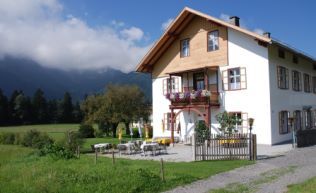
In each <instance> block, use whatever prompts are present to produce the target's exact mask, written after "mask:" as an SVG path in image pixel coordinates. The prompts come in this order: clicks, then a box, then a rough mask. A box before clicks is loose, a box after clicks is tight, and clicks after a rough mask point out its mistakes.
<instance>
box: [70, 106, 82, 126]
mask: <svg viewBox="0 0 316 193" xmlns="http://www.w3.org/2000/svg"><path fill="white" fill-rule="evenodd" d="M72 114H73V122H75V123H80V122H81V121H82V119H83V112H82V111H81V108H80V104H79V102H76V104H75V105H74V107H73V113H72Z"/></svg>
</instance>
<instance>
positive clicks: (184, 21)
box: [136, 7, 316, 72]
mask: <svg viewBox="0 0 316 193" xmlns="http://www.w3.org/2000/svg"><path fill="white" fill-rule="evenodd" d="M194 16H199V17H202V18H205V19H206V20H208V21H210V22H214V23H217V24H219V25H222V26H225V27H227V28H230V29H233V30H236V31H239V32H241V33H244V34H246V35H249V36H251V37H253V38H254V39H256V40H259V41H262V42H265V43H269V44H275V45H277V46H279V47H281V48H284V49H286V50H288V51H290V52H293V53H295V54H297V55H299V56H301V57H304V58H306V59H307V60H309V61H311V62H313V63H315V64H316V59H315V58H313V57H312V56H309V55H308V54H306V53H304V52H302V51H300V50H298V49H295V48H293V47H292V46H289V45H288V44H285V43H283V42H281V41H279V40H276V39H271V38H268V37H266V36H263V35H259V34H257V33H255V32H252V31H249V30H247V29H243V28H241V27H239V26H235V25H233V24H230V23H228V22H225V21H223V20H220V19H217V18H215V17H212V16H209V15H207V14H204V13H202V12H199V11H196V10H194V9H191V8H188V7H185V8H184V9H183V10H182V11H181V12H180V14H179V15H178V16H177V18H176V19H175V20H174V21H173V22H172V23H171V24H170V25H169V27H168V28H167V29H166V31H165V32H164V33H163V35H162V36H161V37H160V38H159V39H158V41H156V42H155V44H154V45H153V46H152V47H151V49H150V50H149V51H148V52H147V54H146V55H145V56H144V58H143V59H142V60H141V61H140V63H139V64H138V66H137V67H136V71H137V72H151V70H152V65H153V64H154V63H155V62H156V61H157V60H158V59H159V57H160V56H161V55H162V54H163V52H164V51H165V50H166V49H167V48H168V47H169V46H170V44H172V42H173V41H174V40H175V39H176V38H177V37H178V35H179V34H180V33H181V32H182V30H183V29H184V28H185V27H186V26H187V25H188V24H189V23H190V21H191V20H192V19H193V18H194Z"/></svg>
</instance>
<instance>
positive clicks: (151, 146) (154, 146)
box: [141, 143, 159, 156]
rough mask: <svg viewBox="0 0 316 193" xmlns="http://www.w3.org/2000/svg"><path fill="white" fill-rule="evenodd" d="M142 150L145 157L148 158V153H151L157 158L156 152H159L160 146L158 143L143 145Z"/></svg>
mask: <svg viewBox="0 0 316 193" xmlns="http://www.w3.org/2000/svg"><path fill="white" fill-rule="evenodd" d="M141 149H142V152H143V155H144V156H146V155H147V154H146V152H148V151H150V152H151V154H152V155H154V156H156V151H159V144H158V143H143V144H142V145H141Z"/></svg>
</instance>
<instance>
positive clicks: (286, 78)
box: [285, 68, 289, 89]
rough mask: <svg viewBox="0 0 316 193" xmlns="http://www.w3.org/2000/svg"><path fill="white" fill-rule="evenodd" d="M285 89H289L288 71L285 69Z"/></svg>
mask: <svg viewBox="0 0 316 193" xmlns="http://www.w3.org/2000/svg"><path fill="white" fill-rule="evenodd" d="M285 80H286V82H285V88H286V89H288V88H289V69H287V68H286V69H285Z"/></svg>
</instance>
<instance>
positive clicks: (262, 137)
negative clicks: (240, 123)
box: [220, 29, 271, 144]
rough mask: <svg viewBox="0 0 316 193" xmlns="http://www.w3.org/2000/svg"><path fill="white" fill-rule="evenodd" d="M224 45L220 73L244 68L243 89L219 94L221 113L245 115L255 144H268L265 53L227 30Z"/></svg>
mask: <svg viewBox="0 0 316 193" xmlns="http://www.w3.org/2000/svg"><path fill="white" fill-rule="evenodd" d="M228 41H229V42H228V61H229V65H228V66H226V67H221V68H220V70H221V71H223V70H226V69H228V68H233V67H245V68H246V77H247V89H245V90H236V91H222V93H221V97H222V105H221V110H226V111H228V112H236V111H237V112H238V111H241V112H245V113H248V117H252V118H254V119H255V122H254V126H253V133H256V134H257V141H258V143H259V144H271V130H270V128H271V120H270V92H269V65H268V64H269V62H268V50H267V48H265V47H262V46H259V45H258V43H257V41H255V40H254V39H253V38H252V37H249V36H247V35H245V34H242V33H240V32H237V31H235V30H232V29H229V30H228ZM220 77H221V73H220ZM221 87H222V85H221V84H220V88H221Z"/></svg>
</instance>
